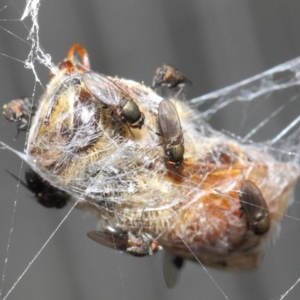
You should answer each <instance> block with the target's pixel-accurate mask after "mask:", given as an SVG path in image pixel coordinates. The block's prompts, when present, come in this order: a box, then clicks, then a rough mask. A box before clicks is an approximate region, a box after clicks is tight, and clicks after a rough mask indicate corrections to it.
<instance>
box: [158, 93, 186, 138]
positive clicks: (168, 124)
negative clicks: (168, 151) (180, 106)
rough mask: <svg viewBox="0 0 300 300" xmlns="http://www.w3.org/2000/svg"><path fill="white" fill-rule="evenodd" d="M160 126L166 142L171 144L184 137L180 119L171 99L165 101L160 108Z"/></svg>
mask: <svg viewBox="0 0 300 300" xmlns="http://www.w3.org/2000/svg"><path fill="white" fill-rule="evenodd" d="M158 124H159V128H160V131H161V134H162V136H163V138H164V140H167V141H168V142H169V143H171V142H172V141H177V140H179V139H180V137H181V136H182V129H181V124H180V119H179V116H178V113H177V110H176V108H175V106H174V105H173V104H172V102H171V101H170V100H169V99H166V98H165V99H163V100H162V101H161V102H160V104H159V107H158Z"/></svg>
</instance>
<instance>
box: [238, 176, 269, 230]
mask: <svg viewBox="0 0 300 300" xmlns="http://www.w3.org/2000/svg"><path fill="white" fill-rule="evenodd" d="M239 199H240V202H241V206H242V210H243V212H244V213H245V215H246V220H247V225H248V228H249V229H250V230H252V231H253V232H254V233H255V234H256V235H261V234H264V233H266V232H267V231H268V230H269V229H270V223H271V219H270V213H269V210H268V206H267V203H266V201H265V199H264V197H263V195H262V193H261V191H260V189H259V188H258V187H257V186H256V184H255V183H253V182H252V181H250V180H245V181H244V182H243V184H242V186H241V188H240V193H239Z"/></svg>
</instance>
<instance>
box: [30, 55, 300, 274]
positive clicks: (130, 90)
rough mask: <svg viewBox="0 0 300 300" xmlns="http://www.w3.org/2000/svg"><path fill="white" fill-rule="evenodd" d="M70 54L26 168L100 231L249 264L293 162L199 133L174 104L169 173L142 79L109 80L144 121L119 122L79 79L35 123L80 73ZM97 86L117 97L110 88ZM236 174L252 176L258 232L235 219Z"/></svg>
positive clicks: (49, 93) (283, 202) (214, 262)
mask: <svg viewBox="0 0 300 300" xmlns="http://www.w3.org/2000/svg"><path fill="white" fill-rule="evenodd" d="M84 53H86V52H84ZM72 60H73V57H72V55H70V54H69V58H68V60H67V61H71V63H73V68H71V69H72V72H70V68H69V67H68V68H67V69H61V70H60V71H59V72H58V74H56V75H55V76H54V77H53V78H52V80H51V81H50V83H49V85H48V86H47V90H46V92H45V94H44V95H43V96H42V98H41V100H40V104H39V109H38V111H37V114H36V117H35V119H34V121H33V124H32V127H31V130H30V134H29V140H28V146H27V150H26V153H27V155H28V160H29V162H30V164H31V166H32V167H33V168H34V170H35V171H37V172H38V173H39V175H41V176H42V177H44V178H45V179H46V180H47V181H49V182H50V183H51V184H53V185H54V186H56V187H58V188H60V189H63V190H64V191H66V192H68V193H69V194H71V195H72V196H73V197H74V199H75V200H79V201H80V203H79V206H81V207H83V208H86V209H89V210H90V211H93V212H94V213H96V215H97V216H98V221H99V225H100V226H101V228H107V226H111V227H118V228H119V229H120V230H122V231H125V232H132V233H134V234H138V233H141V232H142V233H143V234H149V235H150V236H152V237H153V240H156V241H157V242H158V244H159V245H161V246H162V247H163V248H165V249H166V250H168V251H170V252H172V253H174V254H175V255H177V256H180V257H184V258H190V259H195V257H197V258H198V259H200V260H201V261H202V262H203V263H205V264H207V265H210V266H214V267H219V268H226V269H236V270H244V269H252V268H255V267H257V266H258V264H259V262H260V258H261V254H262V246H263V243H264V241H265V240H266V239H267V238H268V236H269V234H270V233H271V232H272V230H273V229H274V226H275V224H276V223H277V222H278V221H279V220H280V219H281V217H282V214H283V213H285V211H286V209H287V205H288V200H289V197H290V194H291V192H292V190H293V187H294V184H295V182H296V179H297V177H298V175H299V170H298V167H297V166H296V165H293V164H289V163H281V162H278V161H276V160H275V158H273V157H272V156H271V155H270V154H269V153H267V152H265V151H263V150H262V149H260V148H255V147H254V146H251V145H250V146H246V145H239V144H238V143H236V142H235V141H232V140H230V139H229V138H228V137H226V136H223V135H221V134H214V132H213V130H211V135H210V136H205V135H203V134H202V133H201V131H199V130H198V129H197V124H196V123H194V122H193V120H192V118H191V116H192V115H193V113H194V112H193V111H192V110H191V109H190V108H189V107H188V106H187V105H186V104H185V103H182V102H179V101H176V100H174V101H173V103H174V107H175V109H176V111H177V112H178V116H179V119H180V122H181V129H182V132H181V131H180V135H181V134H182V135H183V137H184V159H183V160H182V163H181V164H182V167H183V168H182V172H181V173H180V176H178V174H174V173H173V172H172V170H170V169H169V168H168V167H167V165H166V163H165V149H164V144H163V137H161V136H159V135H157V134H156V133H157V132H158V131H159V126H158V124H157V117H158V107H159V104H160V102H161V101H162V98H161V97H159V96H158V95H157V94H156V93H155V92H153V91H152V90H151V89H149V88H147V87H145V86H144V85H143V84H140V83H137V82H133V81H129V80H124V79H119V78H109V80H110V81H112V82H113V83H114V84H115V85H117V86H118V87H120V90H119V91H120V94H121V93H122V91H125V92H126V93H127V94H128V95H130V97H132V98H134V99H135V103H136V105H137V106H138V107H139V109H140V111H142V112H143V115H144V120H145V124H147V126H141V127H140V129H138V128H129V127H128V126H127V124H126V123H124V121H123V120H121V119H120V118H115V117H113V116H112V113H113V111H112V109H110V108H109V107H107V106H105V105H103V103H101V101H97V99H95V93H91V90H90V88H89V89H87V87H86V86H85V84H84V83H83V82H82V81H79V83H78V84H76V85H74V83H72V81H70V82H67V83H66V88H65V89H64V90H62V91H61V92H60V93H59V95H58V97H57V100H56V103H55V105H54V106H53V109H51V110H50V111H51V113H50V118H49V124H45V122H44V120H45V117H46V114H47V111H49V106H50V105H51V99H53V97H54V96H55V93H56V92H57V89H58V86H60V84H61V82H64V81H65V80H66V79H67V78H68V77H69V76H73V75H74V76H77V75H78V78H82V77H81V76H82V74H84V73H85V72H86V71H89V70H85V69H83V68H81V67H77V65H76V63H75V62H72ZM86 65H87V63H86ZM97 89H100V90H101V93H106V94H109V93H111V95H112V97H118V93H117V92H116V90H113V91H111V90H110V89H111V86H110V85H105V84H99V86H98V87H97ZM117 91H118V89H117ZM182 140H183V139H182ZM245 180H251V181H252V182H254V183H255V184H256V186H257V187H258V188H259V189H260V191H261V193H262V195H263V197H264V199H265V201H266V204H267V207H268V210H269V213H270V218H271V224H270V230H269V232H268V233H266V234H265V235H256V234H255V233H253V232H252V231H251V230H249V228H248V226H247V220H246V216H245V215H241V210H240V207H241V204H240V199H239V191H240V187H241V185H242V183H243V182H244V181H245ZM278 182H280V185H276V183H278ZM274 184H275V185H276V190H275V191H274Z"/></svg>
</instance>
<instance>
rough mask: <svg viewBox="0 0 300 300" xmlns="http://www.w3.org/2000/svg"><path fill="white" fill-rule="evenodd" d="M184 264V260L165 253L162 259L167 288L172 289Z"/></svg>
mask: <svg viewBox="0 0 300 300" xmlns="http://www.w3.org/2000/svg"><path fill="white" fill-rule="evenodd" d="M183 264H184V259H183V258H182V257H180V256H176V255H173V254H172V253H170V252H167V251H165V252H164V257H163V275H164V279H165V283H166V285H167V287H168V288H172V287H174V286H175V285H176V283H177V282H178V280H179V276H180V270H181V269H182V267H183Z"/></svg>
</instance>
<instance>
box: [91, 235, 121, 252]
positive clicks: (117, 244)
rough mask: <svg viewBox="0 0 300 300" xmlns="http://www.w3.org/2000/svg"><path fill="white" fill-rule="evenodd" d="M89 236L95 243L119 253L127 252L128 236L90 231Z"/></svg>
mask: <svg viewBox="0 0 300 300" xmlns="http://www.w3.org/2000/svg"><path fill="white" fill-rule="evenodd" d="M87 236H88V237H89V238H91V239H92V240H94V241H95V242H97V243H99V244H101V245H104V246H106V247H109V248H112V249H115V250H119V251H126V250H127V236H126V234H121V233H115V232H102V231H90V232H88V233H87Z"/></svg>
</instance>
